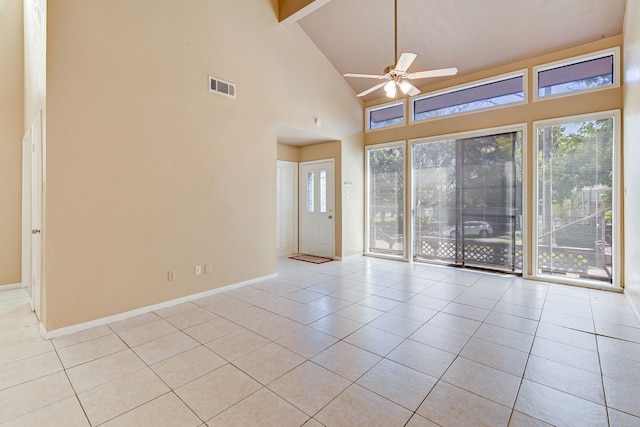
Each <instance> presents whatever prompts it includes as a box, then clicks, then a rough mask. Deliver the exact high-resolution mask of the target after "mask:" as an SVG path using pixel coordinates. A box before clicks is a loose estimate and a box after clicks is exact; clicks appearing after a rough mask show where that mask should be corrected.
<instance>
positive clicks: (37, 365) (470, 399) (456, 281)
mask: <svg viewBox="0 0 640 427" xmlns="http://www.w3.org/2000/svg"><path fill="white" fill-rule="evenodd" d="M279 273H280V274H279V277H278V278H277V279H273V280H269V281H265V282H261V283H257V284H254V285H251V286H246V287H243V288H239V289H235V290H231V291H228V292H225V293H221V294H217V295H214V296H210V297H207V298H203V299H200V300H197V301H193V302H192V303H184V304H179V305H175V306H173V307H169V308H165V309H162V310H158V311H155V312H152V313H148V314H144V315H141V316H137V317H134V318H130V319H127V320H125V321H121V322H117V323H113V324H110V325H107V326H101V327H96V328H93V329H90V330H86V331H82V332H79V333H76V334H73V335H68V336H64V337H60V338H56V339H53V340H51V341H45V340H43V339H42V338H41V337H40V335H39V333H38V327H37V325H36V319H35V317H34V315H33V313H31V312H30V310H29V305H28V300H27V296H26V293H25V291H24V290H22V289H11V290H4V291H0V425H2V426H41V425H43V426H44V425H46V426H65V427H72V426H89V425H91V426H98V425H100V426H109V427H112V426H260V425H272V426H279V427H280V426H301V425H304V426H321V425H326V426H385V427H386V426H405V425H406V426H411V427H418V426H435V425H441V426H475V425H478V426H480V425H484V426H507V425H509V426H547V425H557V426H607V425H609V426H614V427H618V426H640V324H639V323H638V321H637V319H636V318H635V317H634V315H633V313H632V311H631V309H630V307H629V306H628V304H627V301H626V300H625V298H624V297H623V296H622V295H621V294H615V293H609V292H603V291H594V290H587V289H582V288H576V287H569V286H560V285H549V284H544V283H538V282H533V281H527V280H523V279H521V278H515V277H510V276H500V275H488V274H481V273H477V272H470V271H461V270H455V269H451V268H444V267H435V266H428V265H421V264H407V263H400V262H394V261H386V260H380V259H374V258H364V257H362V258H356V259H350V260H347V261H343V262H337V261H336V262H330V263H327V264H322V265H314V264H308V263H304V262H300V261H292V260H287V259H281V260H279Z"/></svg>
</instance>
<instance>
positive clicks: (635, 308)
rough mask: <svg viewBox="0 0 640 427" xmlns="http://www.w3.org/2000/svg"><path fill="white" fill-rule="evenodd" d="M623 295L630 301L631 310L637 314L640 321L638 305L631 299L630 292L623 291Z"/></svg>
mask: <svg viewBox="0 0 640 427" xmlns="http://www.w3.org/2000/svg"><path fill="white" fill-rule="evenodd" d="M623 295H624V297H625V299H626V300H627V302H628V303H629V306H630V307H631V311H632V312H633V314H634V316H636V320H638V322H640V312H638V309H637V307H636V306H635V305H634V303H633V301H632V300H631V297H629V293H628V292H623Z"/></svg>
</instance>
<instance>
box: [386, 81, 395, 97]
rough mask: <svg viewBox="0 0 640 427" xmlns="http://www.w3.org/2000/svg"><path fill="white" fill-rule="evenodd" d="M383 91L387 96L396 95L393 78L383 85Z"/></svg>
mask: <svg viewBox="0 0 640 427" xmlns="http://www.w3.org/2000/svg"><path fill="white" fill-rule="evenodd" d="M384 91H385V93H386V94H387V97H389V98H395V97H396V82H395V81H393V80H390V81H388V82H387V83H386V84H385V85H384Z"/></svg>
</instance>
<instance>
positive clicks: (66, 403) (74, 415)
mask: <svg viewBox="0 0 640 427" xmlns="http://www.w3.org/2000/svg"><path fill="white" fill-rule="evenodd" d="M25 426H64V427H89V421H88V420H87V417H86V416H85V415H84V411H83V410H82V407H81V406H80V403H79V402H78V399H77V398H76V397H75V396H72V397H68V398H66V399H64V400H61V401H59V402H56V403H53V404H51V405H48V406H45V407H43V408H41V409H37V410H35V411H33V412H29V413H28V414H25V415H23V416H21V417H18V418H14V419H13V420H11V421H8V422H7V423H3V424H2V427H25Z"/></svg>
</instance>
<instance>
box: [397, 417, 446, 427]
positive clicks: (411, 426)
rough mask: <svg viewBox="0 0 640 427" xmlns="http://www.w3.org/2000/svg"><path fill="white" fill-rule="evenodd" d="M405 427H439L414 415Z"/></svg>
mask: <svg viewBox="0 0 640 427" xmlns="http://www.w3.org/2000/svg"><path fill="white" fill-rule="evenodd" d="M405 427H438V424H436V423H432V422H431V421H429V420H428V419H426V418H422V417H421V416H420V415H418V414H413V416H412V417H411V419H410V420H409V422H408V423H407V425H406V426H405Z"/></svg>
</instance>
